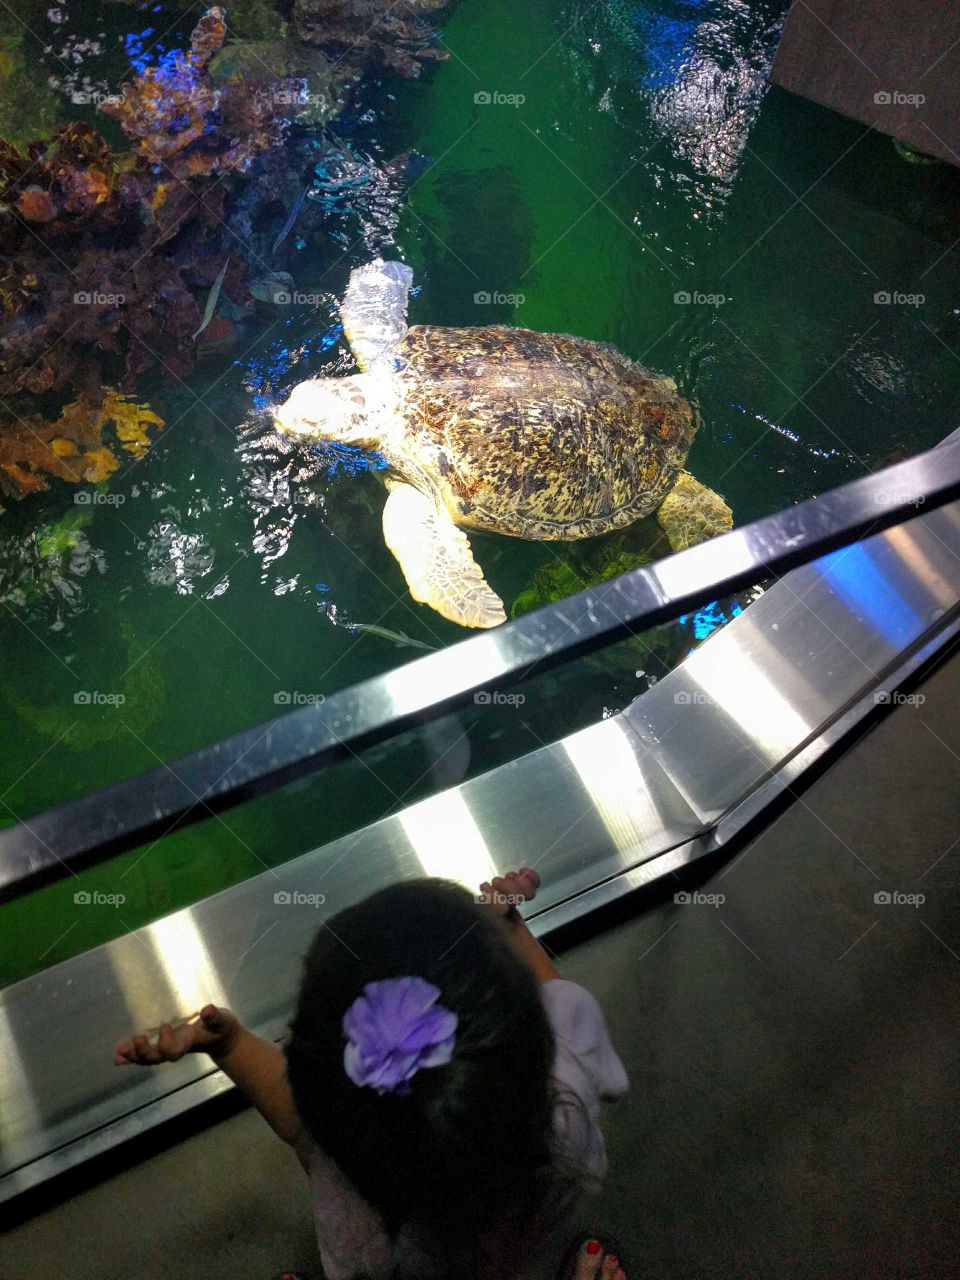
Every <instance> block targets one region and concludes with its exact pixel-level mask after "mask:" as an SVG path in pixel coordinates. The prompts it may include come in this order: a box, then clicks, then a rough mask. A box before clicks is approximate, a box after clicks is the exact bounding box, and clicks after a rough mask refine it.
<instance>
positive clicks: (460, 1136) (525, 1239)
mask: <svg viewBox="0 0 960 1280" xmlns="http://www.w3.org/2000/svg"><path fill="white" fill-rule="evenodd" d="M506 929H507V926H506V925H505V924H504V923H503V922H502V921H501V920H499V919H498V918H497V917H496V916H495V915H494V914H493V913H492V912H491V911H490V908H489V907H487V906H484V905H483V904H478V903H476V902H475V901H474V900H473V899H472V897H471V896H470V894H469V893H467V892H466V891H465V890H464V889H463V888H461V887H460V886H459V885H456V884H454V883H453V882H452V881H448V880H439V879H418V880H409V881H405V882H401V883H399V884H396V885H392V886H391V887H389V888H387V889H383V890H381V891H380V892H378V893H375V894H373V895H371V896H370V897H369V898H366V899H365V900H364V901H363V902H360V903H358V904H357V905H356V906H352V907H348V908H347V909H346V910H344V911H341V912H340V913H339V914H338V915H336V916H335V917H334V918H332V919H331V920H330V921H329V923H328V925H326V926H324V927H323V928H321V929H320V932H319V933H318V935H317V937H316V939H315V940H314V942H313V945H312V947H311V948H310V951H309V953H308V955H307V959H306V965H305V972H304V978H303V983H302V986H301V988H300V996H299V1000H298V1004H297V1010H296V1015H295V1017H294V1020H293V1024H292V1027H291V1036H290V1040H289V1043H288V1045H287V1069H288V1075H289V1080H290V1087H291V1090H292V1092H293V1098H294V1102H295V1104H296V1107H297V1111H298V1112H299V1114H300V1117H301V1119H302V1121H303V1123H304V1124H305V1125H306V1127H307V1129H308V1131H309V1132H310V1134H311V1136H312V1137H313V1139H314V1141H315V1142H316V1143H317V1145H318V1146H319V1147H320V1148H321V1150H322V1151H324V1152H325V1154H326V1155H328V1156H329V1157H330V1158H331V1159H333V1160H334V1161H335V1162H336V1164H337V1165H338V1166H339V1167H340V1169H341V1170H342V1172H343V1173H344V1174H345V1175H346V1176H347V1177H348V1178H349V1179H350V1181H351V1182H352V1183H353V1185H354V1187H355V1188H356V1189H357V1191H358V1192H359V1194H360V1195H361V1196H363V1198H364V1199H365V1200H366V1201H367V1202H368V1203H369V1204H370V1205H371V1206H372V1207H373V1208H374V1209H376V1210H377V1212H378V1213H379V1214H380V1216H381V1217H382V1219H383V1221H384V1224H385V1226H386V1229H387V1232H388V1233H389V1235H390V1236H391V1238H396V1236H397V1234H398V1232H399V1231H400V1229H401V1227H404V1228H406V1229H407V1230H408V1231H410V1232H411V1234H412V1235H413V1237H414V1238H415V1239H416V1240H417V1242H418V1243H419V1244H421V1245H422V1246H423V1247H425V1248H427V1249H428V1250H430V1251H431V1252H432V1253H434V1254H436V1255H437V1257H438V1260H439V1265H440V1270H441V1272H444V1271H445V1272H446V1274H448V1275H451V1276H453V1275H457V1274H459V1273H460V1268H459V1267H458V1265H457V1263H456V1258H457V1256H458V1255H461V1256H464V1255H465V1254H466V1253H467V1252H470V1253H472V1254H473V1259H472V1265H471V1267H470V1271H469V1273H468V1274H471V1275H475V1276H479V1275H483V1276H485V1277H486V1276H495V1275H498V1274H512V1275H516V1274H517V1266H518V1263H519V1260H520V1258H521V1257H522V1256H523V1254H524V1246H525V1245H527V1244H532V1242H533V1240H534V1239H535V1237H536V1234H537V1232H536V1228H535V1224H536V1223H537V1222H540V1221H542V1220H543V1215H544V1214H545V1213H547V1214H549V1212H550V1211H549V1209H548V1208H547V1205H548V1204H556V1203H558V1201H559V1202H563V1201H564V1200H565V1199H566V1198H567V1194H568V1193H567V1190H566V1183H567V1182H568V1181H569V1180H570V1179H571V1178H572V1173H571V1172H570V1171H567V1170H565V1167H564V1165H563V1162H562V1161H561V1160H558V1159H557V1158H556V1157H555V1153H554V1150H553V1144H552V1116H553V1107H554V1103H555V1097H554V1093H553V1087H552V1081H551V1078H550V1072H551V1066H552V1063H553V1055H554V1040H553V1033H552V1031H551V1028H550V1024H549V1022H548V1020H547V1017H546V1013H545V1011H544V1008H543V1005H542V1003H541V1001H540V997H539V992H538V988H537V983H536V981H535V979H534V977H533V975H532V973H531V972H530V970H529V969H528V968H527V966H526V965H525V964H524V963H523V962H522V960H521V959H520V958H519V957H518V956H517V955H516V954H515V953H514V951H513V950H512V948H511V947H510V945H509V942H508V939H507V933H506ZM408 974H415V975H417V976H419V977H421V978H425V979H426V980H427V981H428V982H432V983H433V984H435V985H436V986H437V987H439V989H440V992H441V996H440V1003H441V1004H442V1005H444V1006H445V1007H446V1008H448V1009H451V1010H452V1011H453V1012H454V1013H456V1014H457V1017H458V1024H457V1032H456V1043H455V1048H454V1053H453V1058H452V1060H451V1061H450V1062H449V1063H448V1064H447V1065H446V1066H443V1067H431V1068H424V1069H422V1070H420V1071H419V1072H417V1074H416V1075H415V1076H414V1077H413V1079H412V1081H411V1082H410V1085H411V1089H410V1093H409V1095H408V1096H405V1097H404V1096H398V1095H396V1094H393V1093H384V1094H382V1095H380V1094H378V1093H377V1092H376V1090H375V1089H372V1088H368V1087H358V1086H357V1085H355V1084H354V1083H353V1082H352V1081H351V1080H350V1078H349V1076H348V1075H347V1073H346V1071H345V1070H344V1065H343V1050H344V1043H345V1041H344V1035H343V1030H342V1026H341V1024H342V1021H343V1015H344V1013H345V1012H346V1011H347V1009H348V1008H349V1007H350V1005H351V1004H352V1003H353V1001H354V1000H356V999H357V997H358V996H360V995H362V994H363V988H364V986H365V984H366V983H368V982H375V981H378V980H380V979H383V978H391V977H399V976H402V975H408ZM492 1237H494V1238H492Z"/></svg>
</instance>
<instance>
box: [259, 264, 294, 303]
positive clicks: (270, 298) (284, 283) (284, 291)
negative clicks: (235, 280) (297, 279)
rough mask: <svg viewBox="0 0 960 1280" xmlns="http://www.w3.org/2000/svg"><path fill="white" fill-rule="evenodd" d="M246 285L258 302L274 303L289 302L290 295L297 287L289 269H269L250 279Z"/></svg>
mask: <svg viewBox="0 0 960 1280" xmlns="http://www.w3.org/2000/svg"><path fill="white" fill-rule="evenodd" d="M248 287H249V289H250V292H251V293H252V294H253V296H254V297H255V298H256V300H257V301H258V302H271V303H273V304H274V305H279V304H282V303H284V302H289V301H290V295H291V294H293V293H295V292H296V288H297V286H296V284H295V283H294V279H293V276H292V275H290V273H289V271H271V272H270V273H269V274H268V275H265V276H261V277H260V278H259V279H257V280H251V281H250V284H249V286H248Z"/></svg>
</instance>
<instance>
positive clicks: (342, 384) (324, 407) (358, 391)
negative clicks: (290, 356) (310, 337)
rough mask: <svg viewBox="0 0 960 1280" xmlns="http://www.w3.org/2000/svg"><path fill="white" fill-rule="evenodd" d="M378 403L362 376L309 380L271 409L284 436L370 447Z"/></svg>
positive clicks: (373, 441)
mask: <svg viewBox="0 0 960 1280" xmlns="http://www.w3.org/2000/svg"><path fill="white" fill-rule="evenodd" d="M381 402H382V396H380V395H377V394H375V389H374V388H373V387H372V386H371V384H370V380H369V379H368V378H367V376H366V375H365V374H362V373H361V374H357V375H356V376H354V377H352V378H311V379H310V380H309V381H308V382H301V383H300V385H299V386H297V387H294V389H293V391H291V393H290V395H289V397H288V398H287V399H286V400H285V401H284V403H283V404H282V405H280V406H279V408H278V409H276V410H275V412H274V420H275V422H276V424H277V426H278V427H279V429H280V430H281V431H284V432H286V433H287V435H291V436H311V437H313V438H314V439H317V440H330V441H333V442H334V443H336V444H352V445H359V446H361V447H362V448H372V447H374V446H375V445H376V443H377V440H378V438H379V434H380V432H379V430H378V427H377V418H378V416H379V414H378V410H379V409H381V408H382V403H381Z"/></svg>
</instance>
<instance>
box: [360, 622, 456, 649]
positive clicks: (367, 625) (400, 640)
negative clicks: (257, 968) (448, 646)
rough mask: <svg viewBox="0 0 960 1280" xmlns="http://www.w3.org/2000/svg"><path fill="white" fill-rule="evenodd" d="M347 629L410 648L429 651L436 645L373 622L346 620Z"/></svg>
mask: <svg viewBox="0 0 960 1280" xmlns="http://www.w3.org/2000/svg"><path fill="white" fill-rule="evenodd" d="M346 627H347V630H348V631H366V632H367V634H368V635H371V636H382V637H383V639H384V640H392V641H393V643H394V644H395V645H397V646H404V645H406V646H408V647H409V648H411V649H426V650H427V651H428V652H429V653H433V652H435V650H436V647H437V646H436V645H434V644H425V643H424V642H423V641H422V640H414V638H413V636H407V635H404V633H403V632H402V631H391V630H390V628H389V627H378V626H377V625H376V623H375V622H348V623H347V624H346Z"/></svg>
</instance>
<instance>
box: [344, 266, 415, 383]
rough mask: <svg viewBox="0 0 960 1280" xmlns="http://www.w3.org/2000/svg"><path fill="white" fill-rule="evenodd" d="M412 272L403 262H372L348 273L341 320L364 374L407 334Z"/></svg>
mask: <svg viewBox="0 0 960 1280" xmlns="http://www.w3.org/2000/svg"><path fill="white" fill-rule="evenodd" d="M412 284H413V272H412V271H411V269H410V268H409V267H406V266H404V264H403V263H402V262H384V261H383V259H382V258H375V259H374V261H373V262H367V263H364V265H363V266H362V267H356V268H355V269H354V270H353V271H351V272H350V283H349V284H348V285H347V291H346V293H345V294H344V295H343V302H342V304H341V306H340V319H341V320H342V321H343V332H344V334H345V335H346V338H347V341H348V342H349V343H350V349H351V350H352V351H353V354H354V355H355V356H356V358H357V364H358V365H359V366H360V368H361V369H362V370H363V371H364V372H366V371H367V370H368V369H370V368H372V367H373V365H374V364H375V363H376V361H377V360H378V359H379V358H380V356H382V355H383V354H384V353H385V352H387V351H389V350H390V348H391V347H393V346H394V345H395V344H396V343H397V342H399V341H400V339H401V338H402V337H403V335H404V334H405V333H406V331H407V298H408V297H409V294H410V286H411V285H412Z"/></svg>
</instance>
